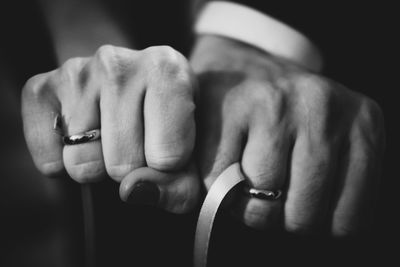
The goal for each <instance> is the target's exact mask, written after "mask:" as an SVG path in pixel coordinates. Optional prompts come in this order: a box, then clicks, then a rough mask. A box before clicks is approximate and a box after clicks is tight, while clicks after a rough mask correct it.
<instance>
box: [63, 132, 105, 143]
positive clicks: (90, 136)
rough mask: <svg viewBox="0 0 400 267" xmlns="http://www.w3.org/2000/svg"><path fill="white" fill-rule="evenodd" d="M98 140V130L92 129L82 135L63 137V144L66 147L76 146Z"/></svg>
mask: <svg viewBox="0 0 400 267" xmlns="http://www.w3.org/2000/svg"><path fill="white" fill-rule="evenodd" d="M99 138H100V129H94V130H90V131H86V132H84V133H79V134H74V135H70V136H63V142H64V144H66V145H77V144H83V143H87V142H91V141H95V140H97V139H99Z"/></svg>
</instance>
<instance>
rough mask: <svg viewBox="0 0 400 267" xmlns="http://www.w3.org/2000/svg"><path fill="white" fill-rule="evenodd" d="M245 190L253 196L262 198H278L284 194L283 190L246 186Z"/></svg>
mask: <svg viewBox="0 0 400 267" xmlns="http://www.w3.org/2000/svg"><path fill="white" fill-rule="evenodd" d="M244 191H245V193H246V194H248V195H250V196H251V197H254V198H258V199H262V200H277V199H278V198H280V197H281V196H282V190H263V189H256V188H249V187H245V188H244Z"/></svg>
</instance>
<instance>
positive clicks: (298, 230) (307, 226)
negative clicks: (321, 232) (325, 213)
mask: <svg viewBox="0 0 400 267" xmlns="http://www.w3.org/2000/svg"><path fill="white" fill-rule="evenodd" d="M314 229H315V225H314V224H313V223H311V222H306V221H301V220H288V221H286V223H285V230H286V231H287V232H289V233H294V234H298V235H308V234H311V233H313V232H314Z"/></svg>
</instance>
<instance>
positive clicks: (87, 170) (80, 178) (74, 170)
mask: <svg viewBox="0 0 400 267" xmlns="http://www.w3.org/2000/svg"><path fill="white" fill-rule="evenodd" d="M65 167H66V170H67V172H68V174H69V175H70V176H71V178H72V179H73V180H75V181H77V182H78V183H89V182H94V181H97V180H99V179H100V178H101V177H102V176H103V175H104V163H103V161H102V160H96V161H89V162H83V163H70V164H66V166H65Z"/></svg>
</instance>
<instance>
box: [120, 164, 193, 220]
mask: <svg viewBox="0 0 400 267" xmlns="http://www.w3.org/2000/svg"><path fill="white" fill-rule="evenodd" d="M119 195H120V197H121V199H122V200H123V201H125V202H128V203H130V204H143V205H150V206H156V207H159V208H161V209H164V210H166V211H169V212H172V213H177V214H182V213H187V212H190V211H191V210H193V209H194V208H195V207H196V205H197V204H198V202H199V199H200V181H199V178H198V174H197V170H196V167H195V166H194V164H190V165H189V166H188V167H187V168H185V169H184V170H181V171H177V172H161V171H158V170H155V169H152V168H149V167H143V168H138V169H135V170H134V171H132V172H131V173H129V174H128V175H127V176H126V177H125V178H124V179H123V180H122V182H121V185H120V188H119Z"/></svg>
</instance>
